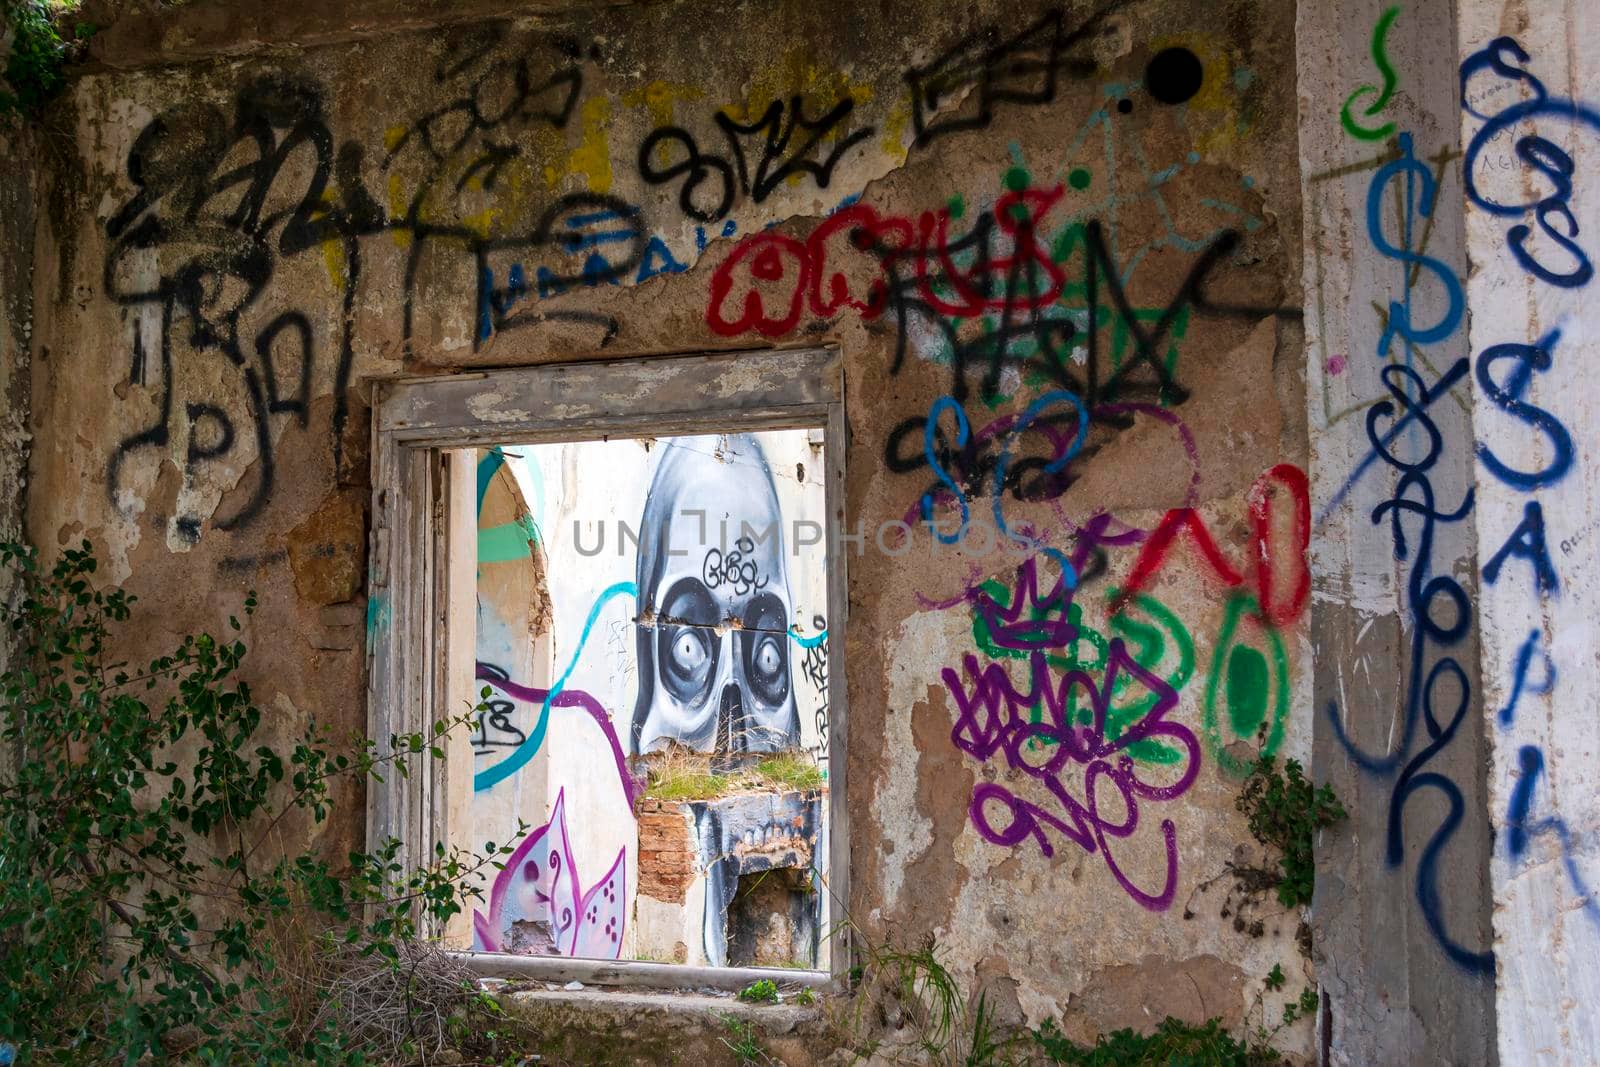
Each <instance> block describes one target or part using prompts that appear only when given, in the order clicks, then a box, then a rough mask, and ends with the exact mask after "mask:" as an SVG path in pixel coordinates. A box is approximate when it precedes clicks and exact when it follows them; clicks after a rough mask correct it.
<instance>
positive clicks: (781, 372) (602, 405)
mask: <svg viewBox="0 0 1600 1067" xmlns="http://www.w3.org/2000/svg"><path fill="white" fill-rule="evenodd" d="M818 427H820V428H821V429H822V430H823V434H824V457H825V464H824V466H825V473H824V497H825V500H826V506H827V517H828V520H829V523H828V529H829V531H830V536H829V537H828V538H827V540H826V542H825V543H826V545H827V583H828V593H827V605H828V637H827V647H828V662H829V664H830V665H832V666H831V669H830V670H829V673H828V785H829V790H828V820H829V822H828V839H829V854H828V879H827V882H828V884H827V886H825V887H824V891H826V892H828V893H829V895H830V897H831V899H832V900H834V901H835V902H836V904H835V905H834V909H833V910H832V912H831V913H834V914H838V913H847V909H848V906H849V900H850V892H849V885H850V882H849V859H850V835H849V810H848V804H847V803H846V798H847V796H848V787H847V772H848V766H849V761H848V759H847V758H846V739H847V736H848V730H847V723H848V717H847V710H846V686H845V677H844V676H845V672H844V669H843V665H844V662H845V660H844V647H845V640H844V634H845V625H846V623H847V622H848V619H847V611H848V605H849V600H848V597H847V595H846V589H847V576H846V567H845V553H844V552H843V551H841V550H840V546H839V540H838V536H837V534H838V531H839V530H840V529H842V528H843V527H844V522H845V497H844V487H845V473H844V462H845V453H846V451H847V448H848V438H847V436H846V434H847V430H846V425H845V416H844V373H843V363H842V359H841V356H840V353H839V352H838V350H837V349H834V348H807V349H787V350H762V351H754V352H729V353H716V354H708V355H693V356H672V357H665V356H663V357H636V358H633V359H629V360H626V361H608V362H593V363H588V362H585V363H558V364H542V365H536V366H529V367H514V368H503V369H494V370H483V371H472V372H466V373H460V374H452V375H437V376H429V377H413V378H397V379H388V380H381V381H377V382H374V383H373V452H372V479H373V484H372V534H371V546H372V551H371V556H370V558H371V566H370V574H369V582H368V592H367V595H368V598H369V607H368V617H369V620H370V622H369V625H368V636H367V646H368V647H367V724H368V730H369V736H371V737H373V738H375V739H377V741H378V750H377V752H378V754H379V755H384V754H386V753H388V752H390V751H391V749H390V745H389V739H390V738H391V737H392V736H395V735H407V734H412V733H424V734H426V733H427V732H428V731H429V730H431V728H432V724H433V723H434V722H436V721H438V720H439V719H443V718H446V717H448V716H449V715H450V714H452V713H456V714H459V708H460V703H461V702H462V701H465V702H467V703H470V702H471V701H472V694H473V688H472V687H473V682H472V677H471V674H472V672H471V666H470V662H469V663H467V664H466V665H465V666H464V667H463V666H461V665H459V664H458V665H457V667H456V670H455V671H454V672H452V670H451V666H452V663H454V662H455V661H456V660H459V659H460V658H461V657H462V656H463V655H465V656H466V657H468V658H469V659H470V657H471V654H472V652H471V650H472V638H473V635H472V633H471V632H470V631H469V632H467V633H465V634H463V633H462V632H461V628H460V627H459V626H458V627H457V628H456V632H455V633H452V632H451V627H450V617H451V614H452V612H451V610H450V606H451V605H450V598H451V596H452V594H453V593H454V595H456V596H457V597H459V596H460V595H461V590H460V588H459V586H460V584H461V582H460V579H459V578H458V579H457V582H456V583H455V588H454V590H453V589H452V583H451V580H450V574H449V571H450V566H449V563H448V560H449V552H448V546H449V544H450V538H451V531H450V530H449V529H448V528H447V526H448V524H449V523H450V522H451V521H452V519H454V520H455V521H457V522H458V523H459V522H460V520H461V516H460V514H459V513H460V511H461V507H460V503H459V502H460V501H462V500H470V499H471V495H470V494H471V487H472V485H473V471H472V465H471V464H470V462H466V461H465V459H464V457H468V456H470V453H467V452H465V451H464V450H466V449H470V448H475V447H483V446H489V445H506V444H538V443H550V442H570V441H585V440H601V439H606V438H611V437H646V436H650V437H668V436H678V435H684V434H695V433H718V432H723V433H725V432H729V431H738V432H754V431H760V430H782V429H802V428H818ZM463 494H466V495H463ZM460 534H461V531H457V532H456V536H460ZM469 603H470V601H469ZM468 617H470V612H468ZM440 650H444V652H443V654H440ZM463 650H465V651H464V652H463ZM452 755H453V756H454V757H455V758H453V759H452V758H446V759H443V760H427V761H426V762H424V763H421V764H418V765H417V766H415V767H413V768H412V773H411V774H410V775H409V776H407V777H403V776H401V775H398V774H389V775H385V776H384V777H385V780H384V781H382V782H378V781H369V782H368V784H367V846H368V848H369V849H375V848H377V847H379V846H380V845H382V844H383V843H384V842H385V841H387V840H388V839H390V838H391V837H392V838H395V839H397V840H399V841H400V842H401V847H400V851H399V854H398V855H397V856H396V861H397V862H399V863H401V864H404V865H405V866H406V867H408V868H409V867H412V866H417V865H420V864H422V863H425V862H427V861H428V859H429V858H430V856H431V853H432V849H433V847H434V844H435V843H436V842H441V841H442V842H446V843H448V842H449V841H450V840H451V837H450V832H449V831H450V826H449V823H450V812H451V810H452V809H455V810H464V808H465V804H466V803H467V801H468V800H470V797H471V780H472V775H471V774H470V773H468V774H466V775H462V774H460V773H459V767H460V758H459V755H456V754H454V753H452ZM452 764H455V770H456V773H454V774H452ZM468 766H469V770H470V764H469V765H468ZM833 925H834V930H832V931H829V932H828V934H829V936H830V938H831V940H830V952H829V957H830V960H829V970H828V971H826V972H823V971H794V970H781V969H769V968H756V967H696V966H682V965H673V964H661V963H652V962H648V961H633V960H620V961H613V960H581V959H571V958H568V957H563V956H518V955H508V954H501V953H476V952H463V953H461V954H460V955H461V956H462V958H464V959H466V960H468V961H470V962H471V964H472V966H473V967H474V968H475V969H477V970H479V972H480V973H483V974H498V975H509V976H517V977H533V978H541V979H545V980H552V981H554V980H561V981H570V980H578V981H582V982H585V983H586V984H590V983H592V984H600V985H630V986H654V987H660V988H673V987H685V986H692V987H710V988H721V989H732V990H738V989H742V988H744V987H745V986H746V985H748V984H749V983H751V982H753V981H756V980H758V979H760V978H771V979H774V980H776V981H780V982H781V983H782V984H785V985H788V986H826V987H839V986H842V984H843V983H844V981H845V979H846V976H847V975H848V973H849V970H850V967H851V964H852V953H851V950H850V939H849V927H848V924H846V923H841V922H835V923H834V924H833ZM423 933H424V935H425V936H435V937H436V936H442V935H444V934H445V933H446V931H444V930H441V929H435V928H432V927H429V928H426V929H424V931H423Z"/></svg>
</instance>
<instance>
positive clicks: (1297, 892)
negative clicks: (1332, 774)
mask: <svg viewBox="0 0 1600 1067" xmlns="http://www.w3.org/2000/svg"><path fill="white" fill-rule="evenodd" d="M1236 804H1237V806H1238V808H1239V810H1240V811H1241V812H1243V813H1244V814H1245V815H1246V816H1248V818H1249V823H1250V833H1251V834H1252V835H1254V837H1255V839H1256V840H1257V841H1260V842H1261V843H1262V844H1264V845H1269V846H1271V847H1273V848H1276V849H1277V850H1278V853H1279V856H1278V868H1279V872H1280V874H1281V880H1280V881H1279V882H1278V885H1277V891H1278V900H1279V901H1280V902H1281V903H1282V904H1283V906H1284V907H1286V908H1295V907H1299V906H1300V905H1302V904H1310V903H1311V894H1312V890H1313V889H1314V888H1315V886H1316V874H1317V872H1316V865H1315V863H1314V861H1313V858H1312V846H1313V844H1314V842H1315V840H1316V833H1317V831H1318V830H1321V829H1323V828H1325V827H1329V826H1332V825H1334V824H1335V823H1337V822H1339V821H1340V820H1342V819H1344V818H1345V817H1346V815H1347V813H1346V812H1345V810H1344V805H1342V804H1340V803H1339V799H1338V798H1337V797H1336V796H1334V794H1333V790H1332V788H1330V787H1328V786H1322V787H1320V788H1314V787H1313V786H1312V784H1311V782H1310V781H1308V780H1307V779H1306V777H1305V775H1304V774H1303V773H1302V771H1301V767H1300V764H1299V762H1298V761H1296V760H1290V761H1288V763H1286V764H1284V771H1283V773H1280V772H1279V771H1278V769H1277V767H1276V766H1275V765H1274V764H1273V761H1272V757H1271V756H1262V757H1261V758H1260V759H1259V760H1257V761H1256V764H1255V766H1254V767H1253V768H1251V771H1250V776H1249V777H1248V778H1247V779H1245V784H1244V789H1243V790H1242V791H1241V792H1240V793H1239V796H1238V798H1237V800H1236Z"/></svg>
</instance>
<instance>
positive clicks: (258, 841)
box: [0, 542, 511, 1064]
mask: <svg viewBox="0 0 1600 1067" xmlns="http://www.w3.org/2000/svg"><path fill="white" fill-rule="evenodd" d="M0 565H3V566H4V567H6V568H7V569H9V570H10V571H11V572H12V573H13V575H14V576H15V578H16V588H17V589H18V591H19V592H18V596H17V599H16V602H15V604H16V606H15V609H14V610H13V611H12V612H11V619H10V625H11V629H12V636H13V646H14V650H15V651H14V654H13V658H12V661H11V662H12V667H11V669H10V670H8V671H7V672H5V674H4V675H0V724H3V740H4V743H5V744H6V745H7V746H8V748H9V750H10V751H9V753H8V755H9V756H10V757H11V758H10V759H9V760H8V761H7V763H8V766H7V768H6V769H5V770H4V771H0V1020H3V1024H0V1025H3V1026H4V1033H0V1037H4V1038H6V1039H7V1040H10V1041H12V1042H14V1043H16V1044H17V1045H18V1046H19V1059H21V1060H24V1061H25V1062H29V1063H40V1062H52V1061H54V1062H63V1063H74V1064H77V1063H93V1062H102V1061H108V1060H116V1061H120V1062H124V1063H128V1064H132V1063H135V1062H137V1061H139V1059H140V1058H141V1056H146V1055H148V1056H151V1057H153V1058H154V1059H156V1060H157V1061H162V1060H165V1059H166V1058H167V1057H169V1056H170V1055H172V1054H174V1053H178V1052H184V1053H187V1054H188V1055H189V1056H190V1057H191V1058H192V1059H193V1060H194V1061H195V1062H199V1063H206V1064H224V1063H235V1062H251V1063H300V1062H308V1061H316V1062H319V1063H360V1062H365V1061H366V1059H367V1058H368V1057H369V1055H370V1056H372V1057H375V1058H377V1059H379V1060H388V1059H395V1058H402V1057H403V1056H404V1055H410V1054H411V1053H413V1052H418V1051H421V1052H423V1053H426V1051H427V1050H426V1048H424V1047H423V1046H425V1044H426V1042H427V1041H428V1040H429V1039H428V1038H426V1037H425V1036H417V1033H418V1028H417V1027H416V1026H415V1017H414V1015H415V1012H416V1011H420V1010H421V1007H420V1006H421V1005H424V1004H426V1005H429V1006H430V1010H433V1011H435V1012H437V1013H442V1014H443V1015H448V1014H449V1013H451V1012H453V1011H456V1010H458V1009H459V1010H465V1011H468V1012H471V1011H473V1010H480V1009H485V1005H484V1004H483V1003H482V1002H479V1001H474V1000H473V999H472V995H471V993H470V982H469V980H470V977H471V976H470V974H469V973H463V971H462V968H461V966H460V964H459V963H458V962H456V961H453V960H451V959H450V958H449V957H447V956H446V955H445V954H444V953H442V952H439V951H438V950H437V949H432V948H430V947H429V946H427V945H426V944H425V943H422V942H419V941H417V940H416V938H417V935H418V932H419V929H420V928H421V926H422V925H423V924H424V923H427V922H435V923H437V922H443V921H444V920H446V919H448V918H449V917H451V916H453V915H456V914H457V913H459V912H460V911H461V910H462V908H463V906H464V903H465V901H466V900H467V898H469V897H472V896H476V895H478V890H477V889H476V887H475V886H474V885H473V884H472V881H473V880H474V879H475V878H476V876H477V875H478V874H479V873H480V872H482V871H484V870H485V869H486V868H487V867H489V866H490V865H491V864H492V863H494V862H495V861H494V857H495V856H496V855H499V854H505V853H509V852H510V851H511V846H510V845H509V844H507V845H506V846H504V847H502V848H499V849H496V848H495V847H494V846H493V845H490V846H488V854H487V855H484V856H476V855H473V854H471V853H467V852H464V851H461V850H459V849H449V850H447V849H446V848H445V846H444V845H443V844H439V845H437V846H436V847H435V849H434V851H433V854H432V855H431V857H430V858H429V860H428V862H427V863H426V864H425V865H424V866H422V867H420V868H416V869H406V868H405V867H404V866H403V865H402V864H401V863H400V862H399V860H398V856H399V850H400V842H399V841H397V840H393V839H391V840H389V841H388V842H386V843H384V844H383V845H381V846H380V847H378V848H377V849H376V850H375V851H373V852H351V853H349V854H348V855H346V856H343V857H337V858H334V859H330V858H329V857H326V856H323V855H321V854H319V853H318V851H316V850H315V849H313V848H310V847H299V848H296V847H287V846H286V844H285V842H286V841H288V840H291V839H293V840H301V841H306V840H311V839H312V838H313V837H314V833H313V832H312V828H313V827H315V826H317V825H318V824H321V823H323V822H325V821H326V820H327V819H328V818H329V816H330V813H331V812H332V811H333V810H334V809H335V807H336V805H337V803H338V802H339V798H340V797H341V796H343V795H345V792H344V791H343V790H341V789H337V788H336V783H337V782H338V781H339V780H340V779H351V780H359V779H363V778H369V777H370V778H373V779H378V780H382V777H383V775H386V774H390V773H398V774H401V775H405V774H407V773H408V768H409V764H410V763H411V762H412V761H413V760H415V759H419V758H420V759H427V758H430V757H434V756H438V755H442V749H441V747H440V744H441V739H442V737H443V735H444V734H445V733H446V732H447V731H449V730H450V729H452V728H454V727H456V726H463V725H465V723H466V722H467V721H468V720H469V719H471V718H472V717H473V714H472V713H470V712H469V713H468V714H466V715H463V716H462V717H461V718H460V719H457V720H452V721H445V722H440V723H437V724H435V726H434V727H433V730H432V732H431V733H428V734H424V733H413V734H409V735H401V736H395V737H390V738H389V739H388V744H387V745H386V746H385V747H384V749H383V750H382V751H381V752H380V750H379V748H378V746H377V745H376V744H375V743H374V742H372V741H371V740H368V739H364V738H352V739H351V740H350V742H349V744H348V746H341V745H340V744H339V743H338V742H337V741H336V739H335V738H334V736H333V735H332V734H331V732H330V731H329V730H327V729H326V728H323V727H321V726H318V725H317V724H315V723H311V724H310V725H308V726H307V727H306V728H305V730H304V731H303V732H302V733H301V734H300V735H299V736H298V737H297V738H294V739H293V740H291V741H288V742H284V741H281V740H279V738H280V737H281V736H282V732H283V731H282V729H281V727H280V728H268V727H267V726H266V725H265V724H264V722H263V716H262V710H261V708H260V707H258V706H257V705H256V704H255V702H254V700H253V698H252V695H251V692H250V688H249V686H248V685H247V684H246V683H245V681H244V680H243V678H242V677H241V670H242V666H243V663H244V659H245V652H246V650H245V646H244V644H243V642H242V641H240V640H239V639H238V632H239V631H241V629H242V628H241V625H240V623H239V622H238V620H237V619H230V620H229V625H230V627H231V629H232V630H233V631H235V634H234V635H232V636H230V637H227V638H220V639H219V638H217V637H214V636H212V635H210V634H200V635H189V636H186V637H184V638H183V639H182V640H181V641H180V642H178V644H177V647H176V649H174V650H173V651H172V652H171V653H169V654H167V655H163V656H159V657H157V658H156V659H154V660H152V661H150V662H149V663H147V664H145V665H143V666H142V667H140V668H138V669H131V668H130V667H128V666H127V665H126V664H124V663H121V662H118V661H117V660H116V659H115V649H116V648H117V647H118V646H119V643H120V642H121V641H122V640H123V639H124V638H125V637H126V635H127V632H128V630H129V628H130V625H131V620H132V609H133V605H134V598H133V597H132V596H130V595H128V594H127V593H125V592H124V591H122V590H120V589H114V588H113V589H109V590H106V589H100V588H97V587H96V586H95V585H94V583H93V578H94V575H95V571H96V563H95V559H94V556H93V553H92V550H91V548H90V546H89V544H88V542H84V544H83V546H82V548H81V549H75V550H69V551H66V552H64V553H63V554H62V555H61V557H60V559H59V561H58V562H56V563H55V564H54V565H53V566H52V567H51V568H49V569H48V570H45V569H43V568H42V567H41V565H40V563H39V561H38V558H37V556H36V554H35V553H34V552H33V551H32V550H31V549H26V548H23V547H20V546H17V545H0ZM254 607H255V599H254V597H253V596H251V597H249V598H247V599H246V600H245V602H244V609H245V612H246V614H247V615H248V614H249V613H251V612H253V610H254ZM291 828H293V830H294V832H293V833H291V832H290V830H291ZM428 983H431V984H428ZM425 984H426V985H427V988H424V985H425ZM363 989H366V990H382V998H383V1000H384V1002H385V1003H393V1004H397V1005H402V1006H403V1008H402V1009H401V1010H402V1016H401V1018H399V1019H398V1020H396V1021H395V1022H394V1025H393V1026H392V1027H390V1029H391V1030H393V1031H394V1033H393V1034H392V1035H391V1036H392V1037H393V1040H392V1041H390V1042H389V1044H388V1045H386V1046H385V1045H383V1044H382V1043H381V1042H380V1043H379V1044H376V1045H375V1044H374V1042H375V1041H378V1039H379V1037H380V1036H382V1035H381V1033H380V1030H381V1029H382V1028H381V1027H378V1028H375V1022H374V1020H372V1019H367V1020H366V1021H364V1022H361V1023H360V1025H356V1024H355V1023H353V1022H352V1013H360V1012H362V1011H363V1010H365V1009H367V1008H372V1007H374V1005H372V1004H370V1003H364V1002H363V1001H362V999H361V995H360V993H361V990H363ZM378 1021H379V1022H381V1020H378ZM438 1029H439V1030H440V1031H441V1032H442V1031H443V1029H444V1027H443V1024H442V1022H441V1023H440V1025H439V1027H438ZM408 1050H409V1051H408Z"/></svg>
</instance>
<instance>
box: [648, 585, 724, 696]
mask: <svg viewBox="0 0 1600 1067" xmlns="http://www.w3.org/2000/svg"><path fill="white" fill-rule="evenodd" d="M661 614H662V615H663V616H664V617H665V618H664V620H663V621H662V623H661V624H660V626H659V627H658V628H657V630H656V641H657V642H658V643H657V646H656V653H657V656H658V657H659V659H660V662H661V682H662V685H663V686H664V687H665V688H666V690H667V692H668V693H670V694H671V695H672V696H673V698H674V699H676V700H677V701H678V702H679V703H680V704H685V705H688V706H689V707H699V706H700V705H701V704H703V703H704V702H705V700H706V697H707V695H708V694H709V693H710V691H711V685H712V682H714V681H715V680H716V673H717V649H718V646H719V642H718V638H717V633H716V630H715V629H713V627H714V625H715V623H716V604H715V603H714V602H713V601H712V599H711V595H710V594H709V593H707V592H706V590H705V587H704V586H703V585H701V583H700V582H698V581H695V580H694V579H685V580H683V581H679V582H678V583H677V584H675V585H674V586H673V587H672V589H670V590H669V591H668V593H667V595H666V596H665V597H663V598H662V602H661Z"/></svg>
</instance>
